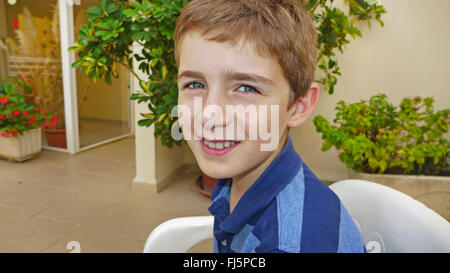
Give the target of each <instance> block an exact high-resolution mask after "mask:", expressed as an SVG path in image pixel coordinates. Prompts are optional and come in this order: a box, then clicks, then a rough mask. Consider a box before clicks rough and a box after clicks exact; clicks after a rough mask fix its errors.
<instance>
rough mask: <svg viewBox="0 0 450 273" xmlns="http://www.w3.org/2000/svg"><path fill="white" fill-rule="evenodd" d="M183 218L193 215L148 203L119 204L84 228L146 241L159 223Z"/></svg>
mask: <svg viewBox="0 0 450 273" xmlns="http://www.w3.org/2000/svg"><path fill="white" fill-rule="evenodd" d="M185 216H193V214H192V213H190V212H187V211H177V210H173V209H170V208H159V207H155V206H153V205H150V204H148V203H147V204H137V203H130V202H120V203H119V204H117V205H116V206H115V207H113V208H112V209H110V210H108V211H107V212H105V213H104V214H102V215H99V217H97V218H95V219H93V220H92V221H90V222H89V223H87V224H86V227H88V228H90V229H98V230H103V231H107V232H112V233H116V234H121V235H125V236H131V237H133V238H135V239H138V240H146V239H147V237H148V235H149V234H150V232H151V231H152V230H153V229H154V228H156V227H157V226H158V225H160V224H161V223H163V222H165V221H167V220H170V219H173V218H177V217H185Z"/></svg>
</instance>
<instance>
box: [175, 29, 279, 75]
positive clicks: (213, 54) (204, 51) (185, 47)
mask: <svg viewBox="0 0 450 273" xmlns="http://www.w3.org/2000/svg"><path fill="white" fill-rule="evenodd" d="M205 66H207V67H208V68H210V69H214V68H223V67H229V68H230V69H233V68H234V69H235V70H236V69H239V70H240V71H249V72H250V71H252V72H258V71H259V72H260V73H263V74H265V75H266V76H268V77H271V78H273V77H276V75H277V73H280V72H281V67H280V66H279V64H278V62H277V61H276V60H275V59H274V58H268V57H263V56H260V55H259V54H258V53H257V51H256V50H255V48H254V46H253V45H252V43H245V42H244V41H243V39H241V40H240V41H239V42H238V43H236V45H234V46H232V45H231V44H230V43H228V42H223V43H219V42H215V41H210V40H207V39H205V38H204V37H202V36H201V34H200V32H199V31H189V32H188V33H186V34H185V35H184V37H183V39H182V41H181V46H180V67H179V70H180V71H182V70H183V69H194V68H195V67H196V68H198V69H201V68H204V67H205Z"/></svg>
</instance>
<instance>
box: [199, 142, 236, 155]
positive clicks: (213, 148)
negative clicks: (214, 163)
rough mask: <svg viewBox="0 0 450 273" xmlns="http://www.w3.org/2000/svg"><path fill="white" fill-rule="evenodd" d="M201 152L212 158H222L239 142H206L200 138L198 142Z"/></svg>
mask: <svg viewBox="0 0 450 273" xmlns="http://www.w3.org/2000/svg"><path fill="white" fill-rule="evenodd" d="M200 143H201V146H202V150H203V152H204V153H205V154H208V155H213V156H224V155H226V154H228V153H229V152H231V151H232V150H233V149H234V148H236V146H238V145H239V143H240V141H234V140H217V139H216V140H206V139H204V138H202V140H201V141H200Z"/></svg>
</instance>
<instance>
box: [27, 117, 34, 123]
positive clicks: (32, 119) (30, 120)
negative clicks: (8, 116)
mask: <svg viewBox="0 0 450 273" xmlns="http://www.w3.org/2000/svg"><path fill="white" fill-rule="evenodd" d="M35 119H36V117H31V119H29V120H28V121H27V123H28V124H33V122H34V120H35Z"/></svg>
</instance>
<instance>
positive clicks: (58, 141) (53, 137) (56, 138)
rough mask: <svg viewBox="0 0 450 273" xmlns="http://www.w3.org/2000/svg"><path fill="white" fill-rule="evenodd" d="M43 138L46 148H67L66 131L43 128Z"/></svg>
mask: <svg viewBox="0 0 450 273" xmlns="http://www.w3.org/2000/svg"><path fill="white" fill-rule="evenodd" d="M44 132H45V138H46V139H47V144H48V146H51V147H58V148H63V149H65V148H67V142H66V129H48V128H44Z"/></svg>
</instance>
